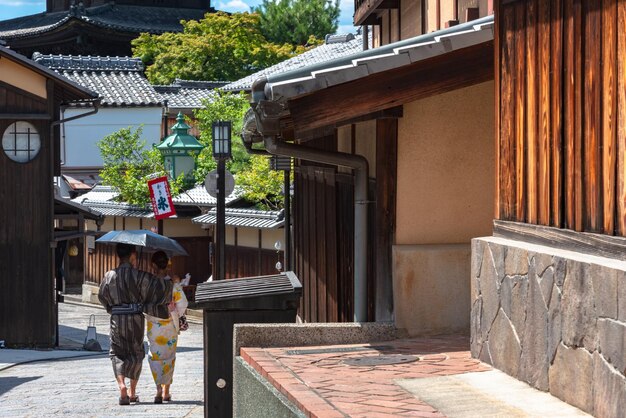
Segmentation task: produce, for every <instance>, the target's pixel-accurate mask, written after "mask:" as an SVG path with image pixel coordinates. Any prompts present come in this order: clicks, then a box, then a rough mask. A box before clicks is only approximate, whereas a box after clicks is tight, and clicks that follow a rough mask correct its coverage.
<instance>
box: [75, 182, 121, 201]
mask: <svg viewBox="0 0 626 418" xmlns="http://www.w3.org/2000/svg"><path fill="white" fill-rule="evenodd" d="M118 195H119V192H118V191H117V190H115V189H114V188H113V187H111V186H95V187H94V188H93V189H91V190H90V191H88V192H87V193H84V194H81V195H80V196H78V197H76V198H74V199H72V201H73V202H76V203H82V201H83V200H91V201H97V202H108V201H110V200H112V199H114V198H116V197H117V196H118Z"/></svg>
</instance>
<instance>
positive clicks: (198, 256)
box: [85, 237, 283, 284]
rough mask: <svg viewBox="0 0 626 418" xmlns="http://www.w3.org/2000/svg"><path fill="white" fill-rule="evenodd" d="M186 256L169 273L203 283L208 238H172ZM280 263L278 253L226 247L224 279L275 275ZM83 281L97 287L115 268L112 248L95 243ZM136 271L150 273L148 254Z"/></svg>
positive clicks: (208, 268) (207, 262) (174, 260)
mask: <svg viewBox="0 0 626 418" xmlns="http://www.w3.org/2000/svg"><path fill="white" fill-rule="evenodd" d="M176 241H178V242H179V243H180V245H182V246H183V247H184V248H185V250H187V252H188V253H189V257H173V258H172V271H173V272H175V273H176V274H179V275H180V276H181V277H183V276H184V274H185V273H190V274H191V284H196V283H199V282H203V281H206V280H207V279H208V278H209V276H210V275H211V263H210V262H211V260H210V253H209V245H210V242H211V241H210V238H209V237H189V238H176ZM279 260H280V262H281V263H282V262H283V253H282V251H280V252H277V251H273V250H265V249H257V248H248V247H235V246H226V260H225V263H226V278H227V279H231V278H235V277H247V276H258V275H267V274H275V273H276V272H277V270H276V262H277V261H279ZM86 264H87V265H86V270H85V281H86V282H90V283H95V284H100V281H101V280H102V277H103V276H104V274H105V273H106V272H107V271H109V270H111V269H113V268H115V267H117V264H118V258H117V255H116V254H115V246H113V245H104V244H96V248H95V249H94V251H93V252H91V253H89V254H88V255H87V262H86ZM139 268H140V269H142V270H147V271H151V266H150V254H147V253H143V254H141V257H140V262H139Z"/></svg>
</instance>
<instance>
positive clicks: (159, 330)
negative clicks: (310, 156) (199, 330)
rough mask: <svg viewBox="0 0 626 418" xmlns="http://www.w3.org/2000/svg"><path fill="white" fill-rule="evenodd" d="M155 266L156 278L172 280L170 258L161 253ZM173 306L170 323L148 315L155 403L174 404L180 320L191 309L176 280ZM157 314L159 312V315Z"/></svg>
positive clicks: (153, 262)
mask: <svg viewBox="0 0 626 418" xmlns="http://www.w3.org/2000/svg"><path fill="white" fill-rule="evenodd" d="M152 264H153V266H154V268H155V270H156V276H157V277H162V278H164V279H166V280H169V279H170V278H169V276H168V275H167V273H166V270H167V267H168V264H169V258H168V257H167V254H165V253H164V252H163V251H158V252H156V253H154V254H153V255H152ZM171 280H172V282H173V285H174V286H173V289H172V302H171V303H170V304H169V306H168V310H169V317H168V319H161V318H162V315H158V314H157V315H146V321H147V329H148V343H149V344H150V354H149V356H148V363H150V370H151V371H152V377H153V379H154V383H155V384H156V388H157V393H156V396H155V397H154V403H163V401H166V402H169V401H171V400H172V395H171V394H170V385H171V384H172V379H173V376H174V365H175V363H176V345H177V343H178V334H179V333H180V318H181V317H183V316H184V315H185V310H186V309H187V298H186V297H185V293H184V292H183V288H182V285H181V284H180V278H179V277H178V276H174V278H173V279H171ZM155 313H156V312H155Z"/></svg>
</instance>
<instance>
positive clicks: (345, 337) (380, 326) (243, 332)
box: [233, 322, 404, 356]
mask: <svg viewBox="0 0 626 418" xmlns="http://www.w3.org/2000/svg"><path fill="white" fill-rule="evenodd" d="M403 334H404V333H403V332H402V331H400V330H398V329H396V327H395V326H394V324H393V323H376V322H364V323H324V324H321V323H320V324H317V323H316V324H235V329H234V333H233V353H234V355H235V356H238V355H239V349H240V348H241V347H259V348H262V347H301V346H307V345H338V344H365V343H369V342H378V341H390V340H394V339H397V338H401V337H402V336H403Z"/></svg>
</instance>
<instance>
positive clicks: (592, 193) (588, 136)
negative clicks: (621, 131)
mask: <svg viewBox="0 0 626 418" xmlns="http://www.w3.org/2000/svg"><path fill="white" fill-rule="evenodd" d="M599 4H601V0H586V2H585V6H586V7H585V18H584V21H583V50H584V54H585V59H584V64H583V77H584V80H585V81H584V85H583V90H584V108H583V114H584V121H583V123H584V171H583V181H584V188H585V196H584V204H585V214H584V227H585V231H591V232H600V231H601V229H602V170H601V167H602V160H601V156H602V154H601V152H602V151H601V149H600V146H601V139H600V134H601V130H600V129H601V126H600V109H601V100H600V88H601V82H602V78H601V73H600V71H601V67H600V64H601V61H600V59H601V49H600V48H599V47H600V46H601V39H602V37H601V35H602V32H601V29H602V26H601V17H602V13H601V10H600V9H599V7H598V6H599Z"/></svg>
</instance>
